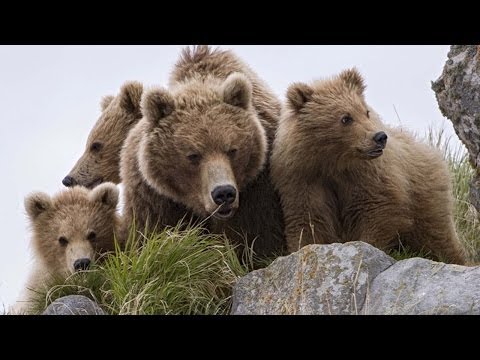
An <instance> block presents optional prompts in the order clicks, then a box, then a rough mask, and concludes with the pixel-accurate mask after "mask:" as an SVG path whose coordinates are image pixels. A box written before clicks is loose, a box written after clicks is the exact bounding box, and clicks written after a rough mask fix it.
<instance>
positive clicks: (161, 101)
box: [142, 88, 175, 124]
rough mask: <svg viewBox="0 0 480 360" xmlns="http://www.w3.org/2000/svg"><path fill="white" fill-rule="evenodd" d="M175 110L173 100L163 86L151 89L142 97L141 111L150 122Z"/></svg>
mask: <svg viewBox="0 0 480 360" xmlns="http://www.w3.org/2000/svg"><path fill="white" fill-rule="evenodd" d="M174 110H175V101H174V100H173V97H172V95H170V93H169V92H168V90H166V89H164V88H156V89H151V90H148V91H147V92H145V94H144V95H143V97H142V113H143V115H144V116H145V117H146V118H147V119H148V120H149V121H151V122H152V123H155V124H157V123H158V121H159V120H160V119H163V118H164V117H167V116H168V115H170V114H171V113H172V112H173V111H174Z"/></svg>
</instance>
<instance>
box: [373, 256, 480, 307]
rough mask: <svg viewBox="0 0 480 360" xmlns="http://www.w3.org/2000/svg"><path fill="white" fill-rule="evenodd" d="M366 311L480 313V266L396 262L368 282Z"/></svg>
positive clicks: (408, 261) (409, 260)
mask: <svg viewBox="0 0 480 360" xmlns="http://www.w3.org/2000/svg"><path fill="white" fill-rule="evenodd" d="M368 297H369V299H368V301H367V302H366V306H365V309H364V310H365V312H366V313H368V314H382V315H384V314H388V315H390V314H392V315H393V314H395V315H399V314H400V315H402V314H416V315H430V314H436V315H443V314H451V315H468V314H477V315H479V314H480V267H478V266H476V267H466V266H459V265H450V264H449V265H447V264H444V263H439V262H434V261H430V260H426V259H420V258H413V259H408V260H403V261H399V262H397V263H396V264H395V265H394V266H392V267H390V268H388V269H387V270H385V271H384V272H382V273H381V274H379V275H378V276H377V277H376V278H375V279H374V280H373V281H372V284H371V285H370V292H369V296H368Z"/></svg>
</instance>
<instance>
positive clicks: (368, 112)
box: [367, 110, 370, 118]
mask: <svg viewBox="0 0 480 360" xmlns="http://www.w3.org/2000/svg"><path fill="white" fill-rule="evenodd" d="M367 117H368V118H369V117H370V110H367Z"/></svg>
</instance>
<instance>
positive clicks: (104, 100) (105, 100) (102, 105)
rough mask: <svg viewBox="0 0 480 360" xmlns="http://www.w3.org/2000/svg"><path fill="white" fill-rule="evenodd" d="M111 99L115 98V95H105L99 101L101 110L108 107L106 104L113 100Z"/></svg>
mask: <svg viewBox="0 0 480 360" xmlns="http://www.w3.org/2000/svg"><path fill="white" fill-rule="evenodd" d="M113 99H115V96H113V95H106V96H104V97H103V98H102V100H101V101H100V108H101V110H102V111H105V109H106V108H107V107H108V105H110V104H111V103H112V101H113Z"/></svg>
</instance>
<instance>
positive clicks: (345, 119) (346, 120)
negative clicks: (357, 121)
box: [342, 115, 353, 125]
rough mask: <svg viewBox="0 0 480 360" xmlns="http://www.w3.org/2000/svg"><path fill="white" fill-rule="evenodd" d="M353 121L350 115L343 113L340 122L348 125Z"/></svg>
mask: <svg viewBox="0 0 480 360" xmlns="http://www.w3.org/2000/svg"><path fill="white" fill-rule="evenodd" d="M352 122H353V119H352V117H351V116H350V115H345V116H344V117H342V124H343V125H349V124H351V123H352Z"/></svg>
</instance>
